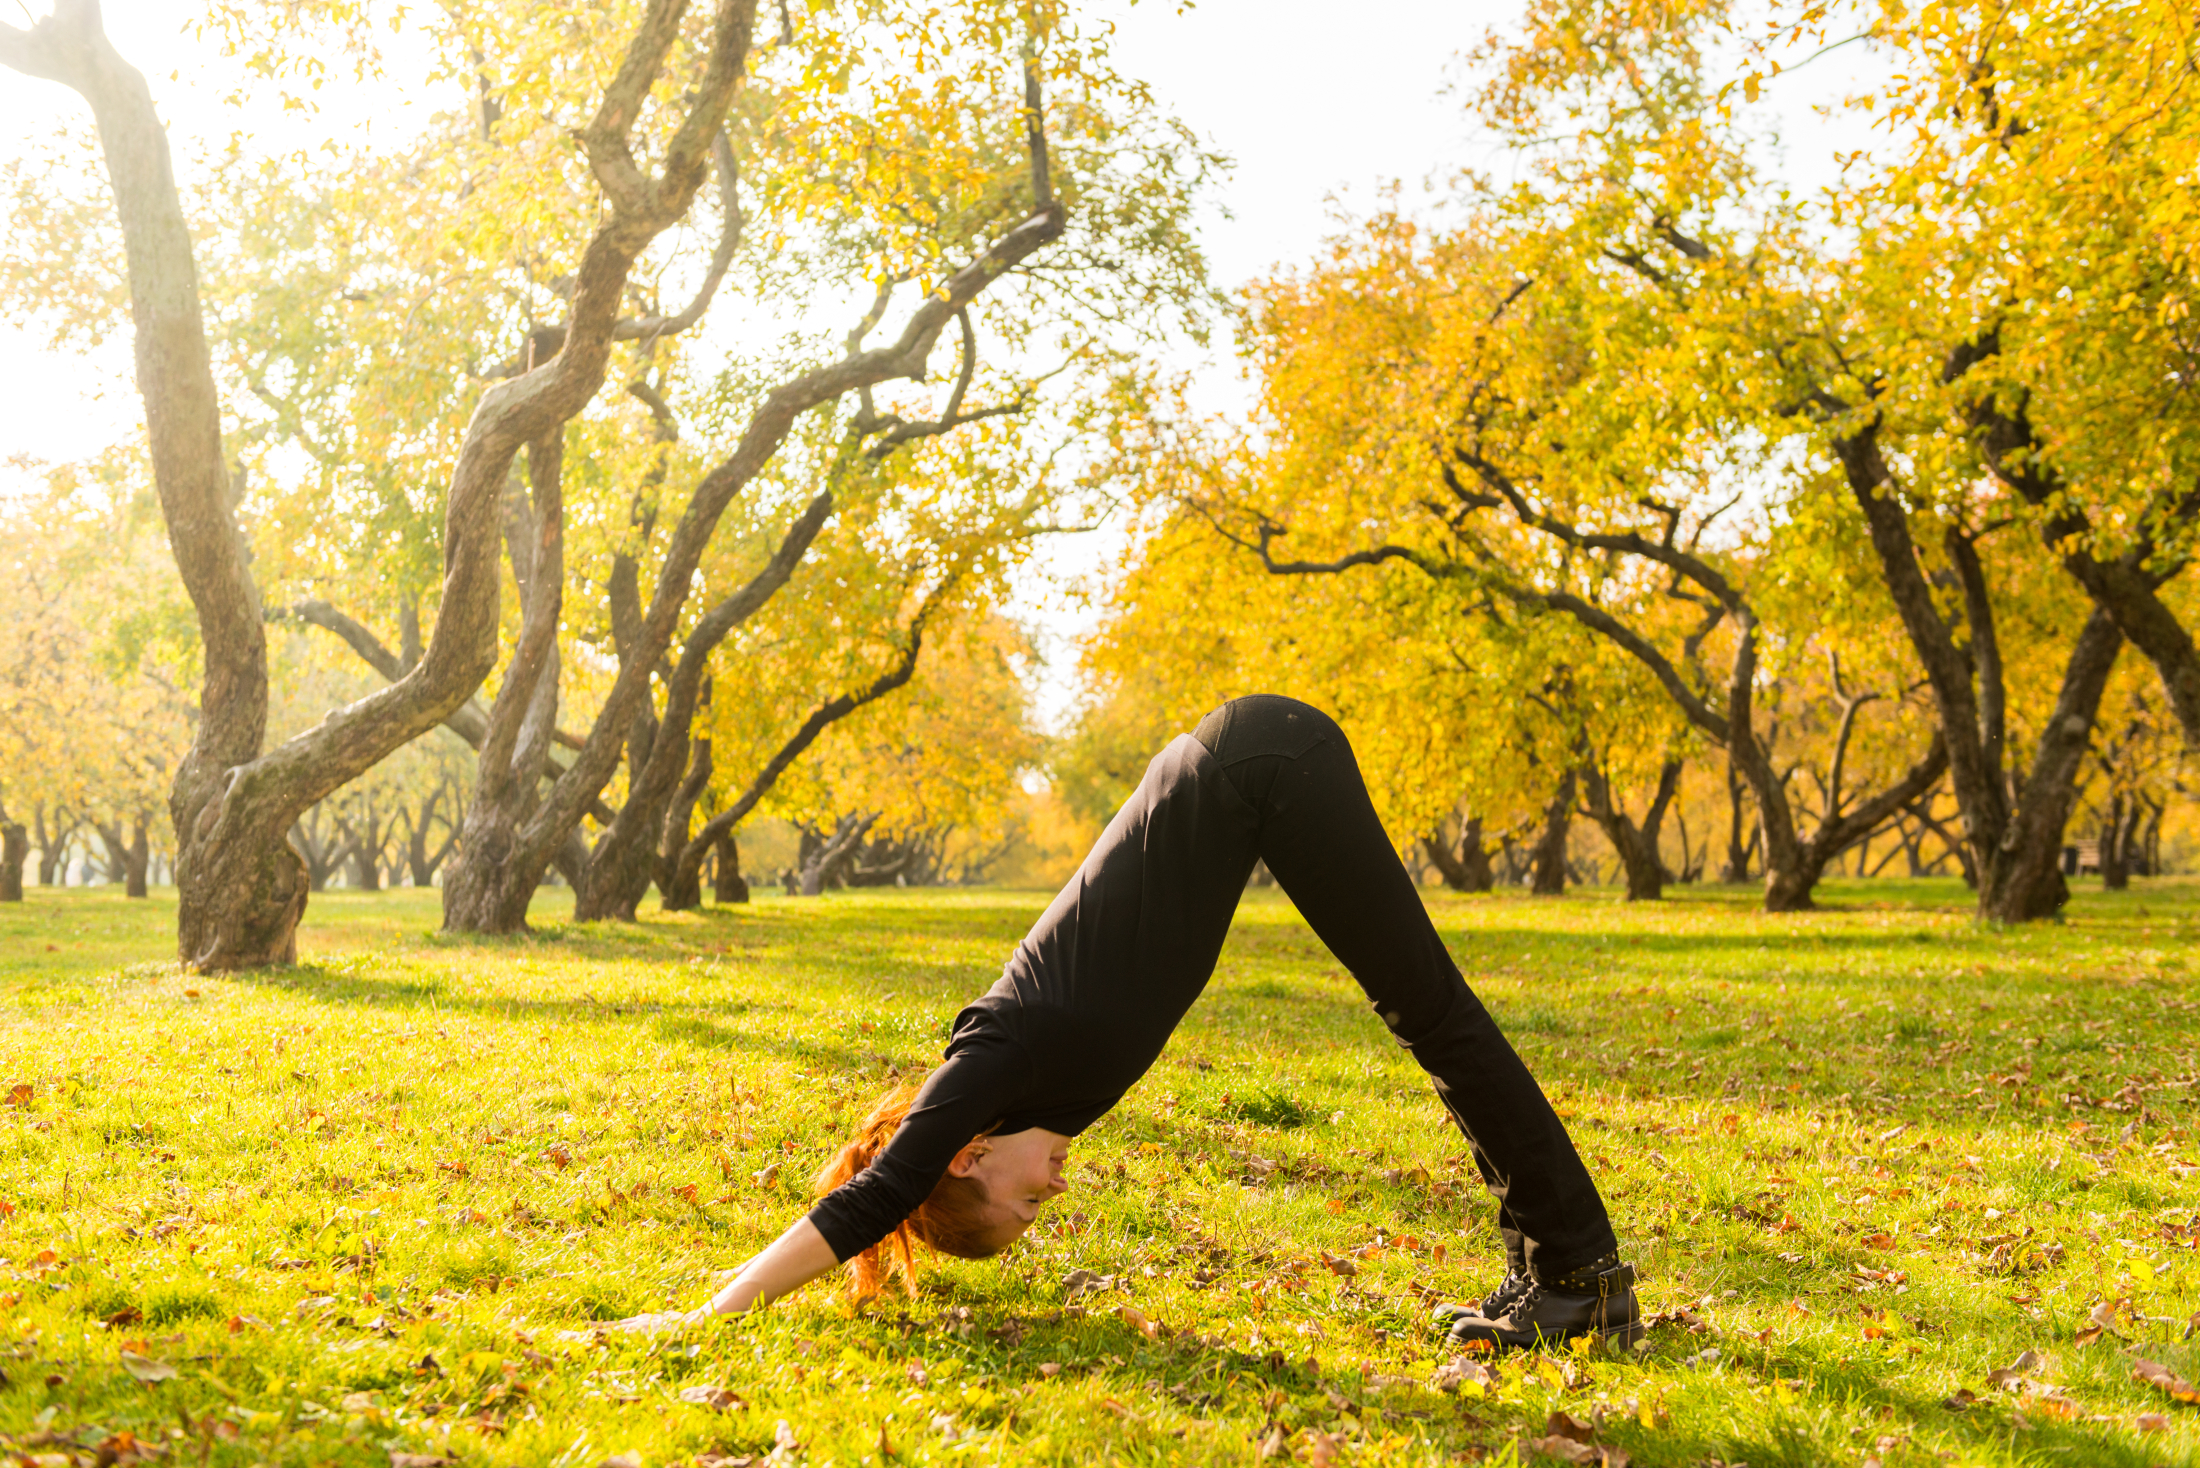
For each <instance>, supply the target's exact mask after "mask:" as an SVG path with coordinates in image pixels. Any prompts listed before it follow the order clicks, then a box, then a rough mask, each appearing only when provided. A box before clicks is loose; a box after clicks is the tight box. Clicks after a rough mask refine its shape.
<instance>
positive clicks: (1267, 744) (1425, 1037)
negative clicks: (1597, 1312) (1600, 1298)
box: [1194, 695, 1618, 1277]
mask: <svg viewBox="0 0 2200 1468" xmlns="http://www.w3.org/2000/svg"><path fill="white" fill-rule="evenodd" d="M1194 737H1195V738H1196V739H1198V740H1199V742H1200V743H1201V744H1203V745H1205V746H1206V747H1207V749H1208V751H1209V752H1210V753H1212V754H1213V756H1214V760H1215V763H1216V764H1217V765H1218V766H1220V768H1221V772H1222V775H1223V778H1224V779H1226V780H1227V781H1228V782H1229V783H1230V785H1231V787H1232V788H1233V789H1234V790H1235V791H1236V793H1237V795H1238V796H1239V797H1240V798H1241V799H1242V800H1243V801H1244V802H1245V803H1246V804H1247V805H1248V806H1250V807H1251V808H1252V810H1253V812H1254V815H1255V818H1256V825H1255V829H1254V832H1253V841H1252V844H1251V849H1250V850H1247V851H1245V852H1242V853H1235V855H1236V856H1238V857H1239V859H1240V861H1241V863H1242V870H1241V871H1240V873H1239V880H1240V882H1242V881H1243V879H1244V876H1245V875H1247V874H1249V873H1250V872H1251V869H1252V864H1253V861H1254V860H1255V859H1256V858H1257V859H1259V860H1261V861H1265V862H1266V863H1267V864H1268V870H1269V871H1270V872H1272V873H1274V875H1275V878H1276V881H1277V883H1278V884H1279V885H1280V886H1281V887H1282V888H1283V890H1284V891H1285V892H1286V893H1287V894H1289V896H1290V898H1291V900H1292V902H1293V903H1294V904H1296V905H1297V907H1298V910H1299V913H1300V915H1301V916H1303V917H1304V918H1305V919H1306V921H1307V923H1308V924H1309V925H1310V926H1311V927H1312V928H1313V929H1314V932H1315V933H1316V934H1317V935H1318V936H1319V937H1320V938H1321V940H1322V942H1324V943H1326V944H1328V945H1329V951H1330V952H1332V953H1334V954H1335V955H1336V956H1337V958H1338V960H1339V961H1340V962H1342V963H1343V964H1344V966H1345V967H1346V968H1347V969H1348V970H1350V971H1351V974H1352V976H1353V978H1355V979H1357V980H1358V981H1359V984H1360V987H1361V988H1362V989H1363V990H1365V991H1366V993H1367V997H1368V999H1369V1000H1370V1001H1371V1002H1372V1003H1373V1005H1374V1007H1375V1010H1376V1012H1377V1013H1378V1014H1379V1015H1381V1016H1382V1020H1383V1023H1384V1024H1386V1025H1388V1026H1389V1027H1390V1031H1391V1033H1392V1034H1393V1035H1395V1036H1396V1037H1397V1039H1398V1041H1399V1043H1400V1044H1402V1045H1404V1046H1405V1048H1406V1049H1407V1050H1408V1051H1410V1052H1411V1053H1412V1055H1413V1058H1414V1059H1415V1060H1416V1061H1418V1062H1420V1064H1421V1068H1422V1069H1424V1070H1426V1071H1427V1072H1428V1073H1429V1076H1430V1078H1431V1079H1432V1080H1433V1081H1434V1082H1435V1084H1436V1094H1437V1095H1438V1096H1439V1097H1440V1098H1442V1100H1443V1103H1444V1107H1445V1109H1446V1110H1447V1111H1449V1112H1450V1113H1451V1117H1452V1120H1453V1121H1455V1122H1457V1123H1458V1125H1459V1130H1460V1131H1461V1132H1463V1133H1464V1134H1465V1135H1466V1139H1467V1144H1468V1146H1469V1147H1470V1148H1471V1149H1472V1150H1473V1154H1474V1162H1475V1166H1476V1167H1477V1168H1479V1169H1480V1170H1481V1173H1482V1181H1483V1182H1484V1184H1485V1185H1487V1186H1488V1188H1489V1190H1490V1192H1491V1194H1492V1195H1494V1196H1495V1197H1496V1199H1497V1205H1498V1223H1499V1227H1500V1229H1501V1231H1502V1232H1503V1233H1504V1235H1505V1243H1506V1252H1507V1253H1508V1255H1509V1256H1511V1258H1512V1260H1513V1262H1514V1263H1515V1264H1516V1265H1524V1266H1527V1267H1530V1268H1533V1269H1534V1270H1535V1271H1536V1273H1538V1274H1540V1275H1543V1276H1546V1277H1555V1276H1557V1275H1560V1274H1564V1273H1566V1272H1568V1271H1570V1270H1573V1269H1576V1268H1578V1267H1580V1266H1581V1265H1584V1264H1587V1263H1590V1262H1591V1261H1593V1260H1596V1259H1598V1258H1600V1257H1602V1256H1603V1255H1605V1254H1608V1253H1610V1252H1611V1251H1612V1250H1614V1249H1615V1248H1617V1247H1618V1243H1617V1240H1616V1239H1615V1238H1614V1237H1613V1233H1612V1224H1611V1219H1610V1217H1609V1216H1608V1215H1607V1214H1606V1212H1605V1208H1604V1200H1603V1199H1602V1198H1601V1197H1599V1196H1598V1194H1597V1189H1596V1184H1595V1183H1593V1182H1592V1181H1590V1179H1589V1172H1588V1169H1587V1168H1585V1167H1584V1166H1583V1165H1582V1162H1581V1157H1580V1154H1579V1153H1577V1152H1576V1151H1575V1150H1574V1144H1573V1141H1572V1139H1571V1138H1570V1137H1568V1136H1567V1135H1566V1128H1565V1125H1564V1124H1563V1123H1562V1122H1560V1120H1559V1119H1558V1115H1557V1113H1556V1112H1554V1111H1553V1110H1552V1109H1551V1103H1550V1101H1549V1100H1548V1099H1547V1098H1546V1097H1545V1096H1544V1094H1543V1090H1542V1088H1541V1087H1540V1086H1538V1085H1537V1084H1536V1083H1535V1077H1534V1076H1532V1075H1530V1074H1529V1073H1528V1067H1527V1066H1526V1065H1525V1064H1523V1063H1522V1061H1521V1059H1520V1056H1519V1054H1518V1052H1516V1051H1515V1050H1514V1049H1513V1047H1512V1046H1511V1044H1509V1043H1508V1042H1507V1041H1506V1039H1505V1037H1504V1035H1503V1034H1502V1033H1501V1032H1500V1031H1499V1030H1498V1028H1497V1022H1496V1021H1495V1020H1493V1019H1491V1018H1490V1013H1489V1011H1488V1010H1487V1009H1485V1008H1483V1007H1482V1002H1481V1001H1480V1000H1479V999H1477V998H1475V997H1474V994H1473V992H1472V991H1471V990H1469V989H1468V988H1467V982H1466V980H1465V979H1464V978H1463V977H1462V976H1461V975H1460V972H1459V968H1458V965H1456V964H1454V963H1453V962H1452V960H1451V955H1450V954H1449V953H1448V952H1446V951H1445V948H1444V943H1443V940H1442V939H1441V938H1439V937H1438V936H1437V934H1436V927H1435V925H1434V924H1433V923H1431V922H1430V921H1429V916H1428V911H1427V909H1426V908H1424V907H1423V906H1422V905H1421V898H1420V894H1419V893H1418V892H1416V891H1415V890H1414V886H1413V881H1412V878H1410V877H1409V876H1407V875H1406V870H1405V867H1404V865H1403V864H1402V863H1400V861H1399V860H1398V854H1397V852H1396V851H1395V850H1394V849H1393V848H1392V847H1391V844H1390V837H1389V836H1388V834H1387V833H1385V832H1384V830H1383V826H1382V822H1381V821H1379V820H1378V819H1377V818H1376V815H1375V807H1374V805H1373V803H1372V802H1370V800H1369V799H1368V794H1367V784H1366V782H1365V781H1364V780H1363V779H1362V778H1361V776H1360V768H1359V765H1358V763H1357V762H1356V761H1355V760H1354V759H1353V757H1352V748H1351V746H1350V745H1349V744H1348V743H1346V741H1345V737H1344V731H1343V730H1341V729H1339V728H1338V727H1337V725H1336V723H1335V722H1334V721H1333V720H1331V719H1330V718H1329V716H1328V715H1326V714H1324V713H1322V712H1321V711H1320V710H1319V709H1316V708H1314V707H1312V706H1311V705H1308V704H1303V703H1300V702H1298V701H1296V700H1295V699H1288V698H1277V697H1274V696H1271V695H1259V696H1256V697H1252V698H1240V699H1236V700H1234V701H1232V702H1230V703H1227V704H1224V705H1223V706H1222V707H1221V708H1219V709H1216V710H1215V711H1214V712H1213V713H1211V714H1209V715H1208V716H1207V717H1206V718H1205V719H1204V720H1202V721H1201V722H1200V725H1199V728H1198V729H1197V731H1195V734H1194ZM1216 855H1218V856H1219V855H1221V853H1219V852H1218V853H1216Z"/></svg>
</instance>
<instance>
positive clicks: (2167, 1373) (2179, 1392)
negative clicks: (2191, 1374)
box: [2131, 1358, 2200, 1402]
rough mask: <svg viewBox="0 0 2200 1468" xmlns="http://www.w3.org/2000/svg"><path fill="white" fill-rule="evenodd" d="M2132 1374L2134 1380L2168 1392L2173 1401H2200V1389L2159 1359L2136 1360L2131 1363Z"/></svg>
mask: <svg viewBox="0 0 2200 1468" xmlns="http://www.w3.org/2000/svg"><path fill="white" fill-rule="evenodd" d="M2131 1375H2132V1378H2133V1379H2134V1380H2137V1381H2143V1382H2145V1383H2146V1384H2147V1385H2148V1386H2151V1387H2157V1388H2159V1389H2160V1390H2162V1391H2165V1392H2168V1393H2169V1395H2170V1400H2172V1401H2177V1402H2200V1389H2196V1388H2195V1387H2194V1386H2193V1384H2192V1383H2191V1382H2189V1381H2187V1380H2185V1379H2184V1378H2183V1377H2182V1376H2179V1375H2178V1374H2177V1373H2176V1372H2174V1371H2172V1370H2170V1369H2169V1368H2168V1367H2167V1366H2164V1365H2162V1364H2161V1363H2160V1362H2158V1361H2148V1360H2145V1359H2143V1358H2141V1359H2136V1360H2134V1361H2133V1362H2132V1363H2131Z"/></svg>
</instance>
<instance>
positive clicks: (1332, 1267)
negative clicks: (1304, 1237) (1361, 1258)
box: [1322, 1249, 1360, 1279]
mask: <svg viewBox="0 0 2200 1468" xmlns="http://www.w3.org/2000/svg"><path fill="white" fill-rule="evenodd" d="M1322 1268H1324V1269H1326V1270H1328V1271H1329V1272H1330V1273H1331V1274H1334V1275H1336V1276H1338V1277H1339V1278H1341V1279H1350V1278H1351V1277H1352V1276H1353V1275H1355V1274H1358V1273H1359V1272H1360V1266H1359V1265H1357V1264H1354V1263H1353V1262H1352V1261H1351V1260H1349V1259H1342V1258H1339V1257H1338V1256H1337V1255H1335V1254H1332V1253H1330V1252H1329V1251H1328V1250H1327V1249H1324V1250H1323V1251H1322Z"/></svg>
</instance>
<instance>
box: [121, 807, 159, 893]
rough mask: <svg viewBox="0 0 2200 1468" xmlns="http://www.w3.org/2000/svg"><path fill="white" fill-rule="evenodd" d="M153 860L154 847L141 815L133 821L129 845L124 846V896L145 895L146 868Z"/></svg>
mask: <svg viewBox="0 0 2200 1468" xmlns="http://www.w3.org/2000/svg"><path fill="white" fill-rule="evenodd" d="M151 861H152V849H151V842H150V841H149V840H148V838H147V835H146V831H145V818H144V817H143V816H139V817H138V818H137V819H136V820H135V821H133V822H132V823H131V833H130V843H129V845H127V846H125V847H123V848H122V895H123V896H125V897H143V896H144V895H145V893H146V887H145V869H146V867H147V866H148V865H149V864H150V863H151Z"/></svg>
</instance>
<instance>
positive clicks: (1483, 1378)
mask: <svg viewBox="0 0 2200 1468" xmlns="http://www.w3.org/2000/svg"><path fill="white" fill-rule="evenodd" d="M1433 1384H1434V1386H1435V1387H1436V1389H1437V1390H1438V1391H1440V1392H1455V1391H1457V1390H1459V1389H1460V1388H1461V1387H1473V1388H1474V1390H1475V1391H1476V1392H1477V1393H1481V1392H1484V1391H1488V1390H1489V1389H1490V1388H1492V1387H1494V1386H1496V1385H1497V1373H1496V1372H1494V1371H1492V1370H1490V1368H1489V1367H1487V1366H1484V1365H1483V1364H1482V1363H1481V1362H1479V1361H1469V1360H1468V1359H1467V1358H1466V1357H1464V1356H1454V1357H1453V1358H1452V1359H1451V1360H1449V1361H1446V1362H1445V1363H1444V1364H1443V1365H1441V1366H1439V1367H1437V1368H1436V1377H1435V1380H1434V1383H1433Z"/></svg>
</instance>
